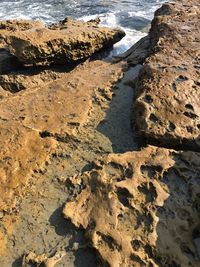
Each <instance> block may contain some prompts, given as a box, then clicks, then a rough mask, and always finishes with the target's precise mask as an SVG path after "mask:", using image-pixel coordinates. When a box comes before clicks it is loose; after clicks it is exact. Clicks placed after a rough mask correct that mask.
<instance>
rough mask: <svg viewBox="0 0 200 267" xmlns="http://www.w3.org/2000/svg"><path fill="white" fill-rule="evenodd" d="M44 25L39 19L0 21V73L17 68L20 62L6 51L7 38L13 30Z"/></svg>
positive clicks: (23, 29)
mask: <svg viewBox="0 0 200 267" xmlns="http://www.w3.org/2000/svg"><path fill="white" fill-rule="evenodd" d="M35 27H37V28H42V27H44V25H43V23H42V22H40V21H31V20H6V21H0V74H2V73H4V72H9V71H11V70H15V69H18V68H19V67H20V66H21V63H20V62H19V61H18V59H17V58H16V57H15V56H13V55H11V54H10V53H9V51H8V43H7V38H8V37H9V36H10V35H12V34H13V33H14V32H18V31H25V30H30V29H33V28H35Z"/></svg>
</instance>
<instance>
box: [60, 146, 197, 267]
mask: <svg viewBox="0 0 200 267" xmlns="http://www.w3.org/2000/svg"><path fill="white" fill-rule="evenodd" d="M199 162H200V154H197V153H196V154H195V153H194V152H183V153H181V152H180V153H178V152H175V151H172V150H168V149H164V148H157V147H151V146H149V147H147V148H145V149H143V150H141V151H138V152H127V153H125V154H111V155H109V156H108V157H106V158H105V159H102V160H101V161H99V162H96V163H95V164H94V166H93V168H92V169H91V171H88V172H84V173H82V174H80V175H78V176H75V177H72V178H71V179H70V180H68V184H69V185H71V189H72V192H73V194H72V195H71V197H70V198H69V200H68V202H67V203H66V205H65V208H64V211H63V212H64V215H65V217H66V218H69V219H70V220H71V221H72V222H73V223H74V224H75V225H76V226H77V227H83V228H84V229H85V230H86V235H87V237H88V238H89V240H90V242H91V245H92V246H93V247H94V248H96V249H97V251H98V252H99V253H100V256H101V257H102V259H103V262H104V263H105V266H107V265H106V264H108V265H109V266H113V267H118V266H124V267H125V266H126V267H128V266H134V267H136V266H138V267H141V266H159V267H161V266H163V267H164V266H165V267H167V266H176V267H178V266H181V267H188V266H192V267H197V266H199V262H200V261H199V260H200V255H199V254H198V249H199V245H198V246H195V242H196V241H197V240H198V242H199V229H200V228H199V227H200V224H199V223H200V198H199V197H200V179H199V177H200V168H199ZM195 240H196V241H195ZM198 242H196V244H199V243H198Z"/></svg>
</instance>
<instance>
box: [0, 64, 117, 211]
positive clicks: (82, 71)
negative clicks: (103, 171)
mask: <svg viewBox="0 0 200 267" xmlns="http://www.w3.org/2000/svg"><path fill="white" fill-rule="evenodd" d="M121 73H122V65H121V64H111V63H108V62H103V61H93V62H86V63H84V64H82V65H80V66H78V67H76V68H75V69H74V70H71V71H69V72H63V73H60V74H57V72H56V71H55V72H54V71H49V72H48V71H44V72H43V73H38V74H35V75H32V76H31V75H29V73H28V75H27V76H25V75H22V77H21V86H24V88H23V89H24V90H22V91H21V92H18V93H16V91H15V94H8V92H9V90H8V91H5V92H6V93H5V94H4V95H2V98H1V109H0V120H1V125H0V128H1V131H0V136H1V138H0V159H1V162H0V168H1V185H0V210H10V209H12V207H15V204H16V201H15V199H16V198H17V197H18V196H19V195H21V192H23V191H24V190H25V189H26V183H27V181H28V177H29V174H30V173H31V171H33V170H34V169H38V168H40V166H41V165H42V164H43V163H45V161H46V160H47V159H48V157H49V155H50V154H51V153H52V151H53V150H54V148H55V145H56V141H61V142H68V141H69V140H70V138H72V139H73V138H78V137H77V136H76V135H77V132H78V129H79V128H80V127H81V126H83V125H84V123H85V122H86V121H87V120H88V116H89V114H90V111H91V109H92V101H93V98H94V97H95V96H96V97H97V94H98V88H100V87H103V88H105V90H106V88H110V89H111V88H112V84H114V83H115V82H116V81H117V80H118V78H119V77H120V76H121ZM15 78H16V80H15V82H16V84H15V83H14V81H13V86H14V85H16V86H17V85H19V84H20V83H19V84H18V81H19V80H20V74H19V76H18V77H17V75H16V77H15ZM13 79H14V77H13ZM28 85H29V86H28ZM7 89H8V88H7ZM3 91H4V89H2V92H3ZM10 91H11V92H12V93H13V91H12V90H10ZM55 111H56V112H55Z"/></svg>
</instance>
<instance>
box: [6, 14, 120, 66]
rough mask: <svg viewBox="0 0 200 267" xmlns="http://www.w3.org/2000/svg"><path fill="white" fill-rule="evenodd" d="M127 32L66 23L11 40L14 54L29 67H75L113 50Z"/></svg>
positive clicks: (67, 21)
mask: <svg viewBox="0 0 200 267" xmlns="http://www.w3.org/2000/svg"><path fill="white" fill-rule="evenodd" d="M124 36H125V33H124V31H122V30H120V29H112V28H105V27H98V26H97V22H96V21H90V22H81V21H75V20H73V19H65V20H64V21H63V22H61V23H60V24H56V25H53V26H51V27H49V28H44V27H42V28H37V29H31V30H27V31H21V32H15V33H13V35H11V36H10V37H9V43H10V51H11V53H12V54H13V55H15V56H16V57H17V58H18V59H19V61H20V62H22V63H23V64H25V65H32V64H34V65H39V64H40V65H45V64H52V63H54V64H63V63H71V62H75V61H78V60H81V59H83V58H87V57H89V56H91V55H92V54H94V53H95V52H97V51H100V50H102V49H104V48H109V47H112V46H113V45H114V44H115V43H116V42H118V41H120V40H121V39H122V38H123V37H124Z"/></svg>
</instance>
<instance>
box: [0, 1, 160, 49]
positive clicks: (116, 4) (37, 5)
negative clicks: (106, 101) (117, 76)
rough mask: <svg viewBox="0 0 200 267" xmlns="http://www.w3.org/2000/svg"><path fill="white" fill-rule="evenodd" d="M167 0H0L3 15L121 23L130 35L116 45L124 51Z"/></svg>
mask: <svg viewBox="0 0 200 267" xmlns="http://www.w3.org/2000/svg"><path fill="white" fill-rule="evenodd" d="M163 2H164V0H146V1H145V0H122V1H119V0H110V1H108V0H93V1H88V0H0V19H14V18H21V19H42V20H44V21H45V22H46V23H51V22H55V21H58V20H61V19H64V18H65V17H67V16H71V17H73V18H76V19H82V20H89V19H93V18H95V17H97V16H99V17H100V18H101V24H102V25H104V26H120V27H122V28H123V29H124V30H125V31H126V33H127V35H126V37H125V38H124V39H123V40H122V41H121V42H120V43H118V44H117V45H116V46H115V50H114V54H116V53H121V52H123V51H124V50H126V49H128V48H129V47H130V46H131V45H133V44H134V43H135V42H137V41H138V40H139V39H140V38H141V37H143V36H145V35H146V32H147V29H148V26H149V24H150V21H151V19H152V18H153V14H154V11H155V10H156V9H157V8H158V7H159V6H161V4H162V3H163Z"/></svg>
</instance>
